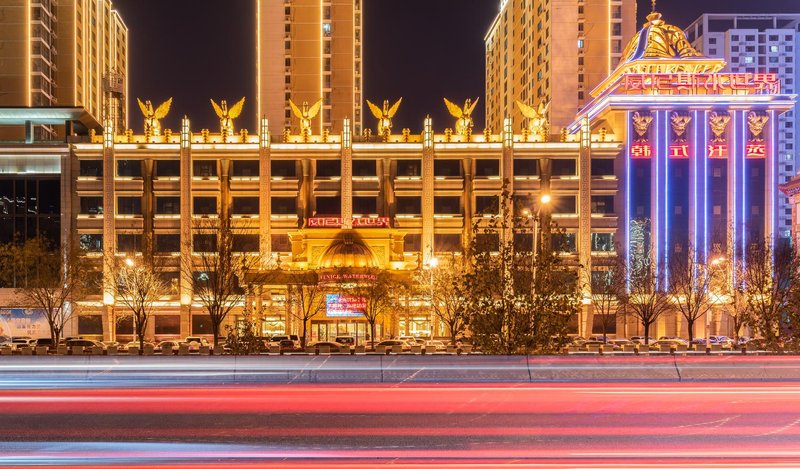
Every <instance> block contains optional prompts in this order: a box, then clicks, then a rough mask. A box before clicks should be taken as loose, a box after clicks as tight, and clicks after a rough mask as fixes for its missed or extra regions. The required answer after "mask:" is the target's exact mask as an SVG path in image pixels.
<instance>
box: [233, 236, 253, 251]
mask: <svg viewBox="0 0 800 469" xmlns="http://www.w3.org/2000/svg"><path fill="white" fill-rule="evenodd" d="M258 251H259V238H258V235H257V234H235V235H233V252H258Z"/></svg>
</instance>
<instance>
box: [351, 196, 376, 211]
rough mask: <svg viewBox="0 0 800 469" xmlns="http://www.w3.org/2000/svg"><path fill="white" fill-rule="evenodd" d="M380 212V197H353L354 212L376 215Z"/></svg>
mask: <svg viewBox="0 0 800 469" xmlns="http://www.w3.org/2000/svg"><path fill="white" fill-rule="evenodd" d="M377 213H378V199H377V198H375V197H353V214H355V215H374V214H377Z"/></svg>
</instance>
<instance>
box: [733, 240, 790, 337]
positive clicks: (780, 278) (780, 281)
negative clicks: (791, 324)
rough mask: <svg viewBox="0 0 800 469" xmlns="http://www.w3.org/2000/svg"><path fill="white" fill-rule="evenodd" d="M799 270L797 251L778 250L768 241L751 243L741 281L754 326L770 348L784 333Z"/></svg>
mask: <svg viewBox="0 0 800 469" xmlns="http://www.w3.org/2000/svg"><path fill="white" fill-rule="evenodd" d="M798 267H800V262H798V257H797V254H796V253H795V251H794V249H792V248H790V247H786V248H782V249H775V248H774V246H772V245H771V244H769V243H768V242H767V241H760V242H757V243H753V244H751V246H750V249H748V251H747V253H746V255H745V261H744V266H743V278H742V279H741V280H742V282H743V287H744V294H745V297H746V300H747V303H748V305H749V309H750V311H751V313H752V318H751V319H752V325H753V326H754V327H755V328H756V329H757V330H758V332H759V333H760V334H761V336H762V337H764V339H765V340H766V342H767V343H768V344H770V345H776V344H777V343H778V341H779V339H780V337H781V333H782V332H783V331H782V329H783V326H784V325H785V324H784V314H786V313H788V311H789V309H790V307H791V305H792V299H793V297H794V292H795V291H796V289H797V288H798V287H797V282H798V280H800V279H798Z"/></svg>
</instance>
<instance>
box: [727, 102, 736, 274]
mask: <svg viewBox="0 0 800 469" xmlns="http://www.w3.org/2000/svg"><path fill="white" fill-rule="evenodd" d="M738 116H739V113H737V112H735V111H734V112H731V117H732V120H733V122H732V124H731V128H732V129H733V135H732V137H731V152H730V154H729V155H728V158H731V162H730V163H729V164H728V166H729V167H731V168H732V170H731V174H730V175H729V177H730V179H731V180H730V182H729V183H728V184H729V185H730V187H731V189H732V190H731V192H732V194H733V197H732V199H733V200H732V203H733V207H728V212H729V213H730V214H731V215H732V217H733V218H732V219H731V220H730V224H731V230H732V231H733V233H731V246H730V250H731V258H732V259H733V264H732V265H734V266H736V258H737V256H736V248H737V246H736V245H737V237H736V232H737V231H738V230H737V226H736V213H737V210H736V194H737V190H736V155H738V154H739V152H738V151H737V149H738V144H739V139H738V132H737V129H738V127H737V124H738ZM737 270H738V269H733V282H734V284H735V283H736V282H737V278H736V277H737V276H736V273H737Z"/></svg>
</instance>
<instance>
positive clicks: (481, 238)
mask: <svg viewBox="0 0 800 469" xmlns="http://www.w3.org/2000/svg"><path fill="white" fill-rule="evenodd" d="M475 244H476V245H477V246H478V249H480V250H481V251H484V252H485V251H489V252H497V251H499V250H500V236H498V234H497V233H478V234H477V235H475Z"/></svg>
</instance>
